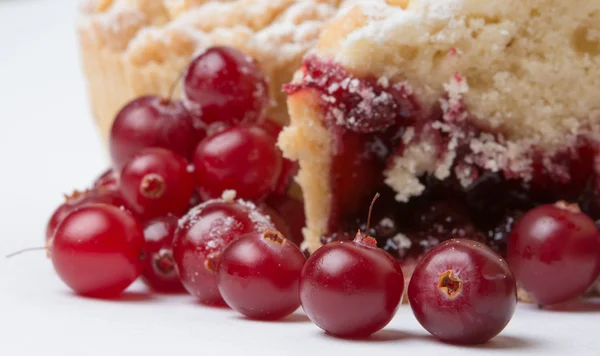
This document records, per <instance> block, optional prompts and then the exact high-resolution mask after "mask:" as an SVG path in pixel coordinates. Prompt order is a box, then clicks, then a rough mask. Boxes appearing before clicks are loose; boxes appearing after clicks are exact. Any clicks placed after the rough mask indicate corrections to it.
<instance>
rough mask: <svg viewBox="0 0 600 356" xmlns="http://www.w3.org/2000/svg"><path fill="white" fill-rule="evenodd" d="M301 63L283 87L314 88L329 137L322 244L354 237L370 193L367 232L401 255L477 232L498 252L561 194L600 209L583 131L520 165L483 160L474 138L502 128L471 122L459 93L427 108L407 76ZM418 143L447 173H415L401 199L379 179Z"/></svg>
mask: <svg viewBox="0 0 600 356" xmlns="http://www.w3.org/2000/svg"><path fill="white" fill-rule="evenodd" d="M302 69H303V71H304V78H303V81H302V82H301V83H299V84H290V85H288V86H287V87H286V90H287V92H288V94H293V93H296V92H299V91H303V90H310V91H313V92H316V93H318V94H319V97H320V98H321V100H320V105H321V107H322V109H323V112H324V115H323V120H324V122H325V124H326V125H327V127H328V128H329V130H330V132H331V135H332V137H333V140H332V147H331V151H332V155H333V157H332V162H331V171H330V180H331V181H330V184H329V185H330V189H331V192H332V195H331V196H332V198H331V201H330V211H329V220H328V231H327V233H326V234H325V235H324V236H323V237H322V242H323V243H326V242H330V241H335V240H351V239H352V237H353V235H352V234H349V233H347V232H348V231H356V230H357V229H359V228H360V229H364V228H365V227H366V226H365V225H366V224H365V223H366V221H365V217H366V216H367V214H366V211H365V209H366V208H365V207H368V206H369V200H370V199H371V198H372V197H373V194H375V193H376V192H379V193H381V198H380V202H379V203H378V204H377V207H376V208H375V210H374V211H373V219H372V221H373V224H372V225H371V229H370V231H368V233H369V234H370V235H371V236H374V237H376V238H377V241H378V245H379V246H380V247H382V248H384V249H386V250H387V251H388V252H390V253H392V255H394V256H396V257H397V258H399V259H404V258H409V257H418V256H421V255H422V254H423V253H425V252H427V251H428V250H429V249H431V248H432V247H434V246H436V245H438V244H439V243H440V242H442V241H445V240H448V239H450V238H453V237H465V238H470V239H473V240H476V241H480V242H483V243H485V244H486V245H488V246H490V247H491V248H492V249H494V250H495V251H497V252H499V253H501V254H504V252H505V249H506V241H507V238H508V235H509V233H510V231H511V229H512V227H513V224H514V222H515V220H516V219H518V217H519V216H521V215H522V214H523V213H524V212H526V211H527V210H530V209H532V208H533V207H535V206H538V205H540V204H546V203H554V202H556V201H558V200H565V201H570V202H577V203H579V205H580V206H581V208H582V210H583V211H584V212H586V213H587V214H588V215H590V216H591V217H592V218H593V219H595V220H598V219H599V218H600V209H599V206H598V203H597V202H598V199H596V196H597V195H598V189H597V186H598V184H597V182H596V178H595V174H594V166H595V165H594V158H595V156H596V153H597V152H598V149H597V145H596V144H595V142H592V141H591V140H589V139H587V138H586V137H578V138H577V140H576V143H575V144H574V145H573V146H572V147H568V148H565V149H562V150H560V151H558V152H556V153H554V154H553V155H552V156H548V155H547V154H544V152H543V151H542V150H541V149H536V148H535V147H532V148H531V149H530V150H529V152H528V153H527V157H526V160H527V162H529V164H528V167H527V168H525V170H524V168H523V167H522V166H518V165H511V164H510V162H509V164H505V165H503V166H501V167H498V169H490V168H486V167H488V166H487V165H486V161H485V159H486V158H487V159H489V157H483V156H482V155H481V154H479V153H476V152H473V149H472V145H471V142H472V141H473V140H480V141H483V140H484V139H486V140H492V141H493V142H494V143H496V144H500V145H501V144H502V142H503V139H502V136H501V133H500V132H498V133H496V132H491V131H489V130H485V129H482V128H480V127H477V126H476V125H475V124H474V123H473V120H469V113H468V110H467V109H466V108H465V106H464V105H463V103H462V101H461V100H460V99H458V100H452V99H453V98H451V95H450V94H449V95H448V97H447V98H443V100H441V101H440V102H441V104H440V105H439V107H437V108H433V109H432V110H430V111H428V112H426V111H425V110H423V109H422V108H421V106H420V105H419V102H418V98H417V97H415V96H414V94H412V91H411V90H410V89H409V88H407V87H406V85H405V84H391V83H388V82H387V80H382V79H379V80H378V79H376V78H368V77H367V78H357V77H354V76H353V75H352V74H350V73H348V72H347V71H346V70H345V69H343V68H342V67H341V66H339V65H336V64H334V63H331V62H324V61H322V60H318V59H316V58H308V59H307V60H305V62H304V65H303V68H302ZM453 80H454V81H455V82H456V83H458V84H460V82H461V81H462V80H463V78H462V77H461V76H460V75H458V74H457V75H455V77H454V78H453ZM408 130H411V131H410V133H411V135H410V136H411V141H410V143H407V139H406V137H407V136H409V135H407V133H409V131H408ZM420 142H423V143H427V144H429V145H432V147H433V150H434V152H435V158H436V159H437V160H438V162H439V164H440V165H441V164H443V163H442V162H447V161H448V159H449V158H450V161H451V162H452V163H451V164H450V165H449V169H450V172H451V174H450V176H449V177H448V178H446V179H444V180H442V181H440V180H438V179H436V178H434V177H433V176H429V175H424V176H422V177H420V183H421V185H423V186H424V187H425V188H424V191H423V192H422V193H421V194H420V195H419V196H417V197H412V198H411V199H409V201H408V202H407V203H400V202H398V201H396V200H395V198H394V197H395V195H396V193H395V192H394V191H393V190H392V189H391V188H390V187H388V186H387V185H386V184H385V183H384V176H383V172H384V171H385V169H386V168H388V167H390V165H391V164H392V163H393V159H394V158H395V157H398V156H401V155H402V154H403V153H404V152H405V150H406V149H407V148H408V147H409V144H410V145H415V144H416V145H418V144H419V143H420ZM450 147H451V149H450ZM525 176H526V177H527V178H528V179H523V177H525ZM358 187H360V189H357V188H358Z"/></svg>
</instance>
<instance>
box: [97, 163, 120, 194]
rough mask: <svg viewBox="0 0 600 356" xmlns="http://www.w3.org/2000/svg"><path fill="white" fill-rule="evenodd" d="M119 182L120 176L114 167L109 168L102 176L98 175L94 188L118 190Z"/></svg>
mask: <svg viewBox="0 0 600 356" xmlns="http://www.w3.org/2000/svg"><path fill="white" fill-rule="evenodd" d="M118 183H119V177H118V174H117V172H115V170H114V169H112V168H109V169H107V170H106V171H104V173H102V175H101V176H100V177H98V178H97V179H96V180H95V181H94V184H93V188H94V189H113V190H117V189H119V187H118Z"/></svg>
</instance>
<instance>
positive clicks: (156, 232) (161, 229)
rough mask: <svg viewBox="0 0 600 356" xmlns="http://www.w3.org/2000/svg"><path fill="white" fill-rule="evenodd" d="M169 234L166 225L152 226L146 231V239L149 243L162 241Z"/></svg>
mask: <svg viewBox="0 0 600 356" xmlns="http://www.w3.org/2000/svg"><path fill="white" fill-rule="evenodd" d="M168 233H169V232H168V231H167V228H166V226H165V224H150V225H148V226H147V227H146V228H145V229H144V238H145V239H146V240H149V241H160V239H161V238H162V237H163V236H165V235H167V234H168Z"/></svg>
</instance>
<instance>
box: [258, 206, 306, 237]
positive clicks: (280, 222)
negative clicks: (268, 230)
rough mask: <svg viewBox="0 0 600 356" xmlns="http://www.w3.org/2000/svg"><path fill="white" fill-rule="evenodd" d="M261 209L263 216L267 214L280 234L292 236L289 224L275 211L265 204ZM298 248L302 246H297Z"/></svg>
mask: <svg viewBox="0 0 600 356" xmlns="http://www.w3.org/2000/svg"><path fill="white" fill-rule="evenodd" d="M259 209H260V211H261V212H262V213H263V214H265V215H266V216H268V217H269V219H271V222H272V223H273V226H275V228H276V229H277V231H279V233H281V234H282V235H283V236H291V232H290V231H291V230H290V227H289V225H288V222H287V221H286V220H285V219H284V218H283V216H281V215H280V214H279V213H278V212H277V211H276V210H275V209H273V208H271V207H270V206H268V205H266V204H264V203H262V204H260V205H259ZM290 241H291V240H290ZM292 242H293V241H292ZM297 246H300V245H299V244H297Z"/></svg>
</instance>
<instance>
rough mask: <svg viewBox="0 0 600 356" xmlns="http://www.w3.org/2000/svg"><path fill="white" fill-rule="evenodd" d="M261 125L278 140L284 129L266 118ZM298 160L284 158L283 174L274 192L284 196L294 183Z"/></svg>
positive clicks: (280, 175) (282, 164)
mask: <svg viewBox="0 0 600 356" xmlns="http://www.w3.org/2000/svg"><path fill="white" fill-rule="evenodd" d="M261 127H262V128H263V129H264V130H265V131H267V132H268V133H269V134H270V135H271V136H272V137H273V138H274V139H275V140H276V141H277V137H278V136H279V133H280V132H281V130H282V127H281V125H279V124H277V123H275V122H273V121H271V120H265V121H264V122H262V123H261ZM298 168H299V165H298V162H295V161H291V160H289V159H287V158H283V161H282V163H281V174H279V178H278V179H277V183H276V184H275V189H274V190H273V193H274V194H277V195H281V196H284V195H285V194H286V192H287V190H288V188H289V187H290V184H292V179H293V178H294V177H295V176H296V174H297V173H298Z"/></svg>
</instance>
